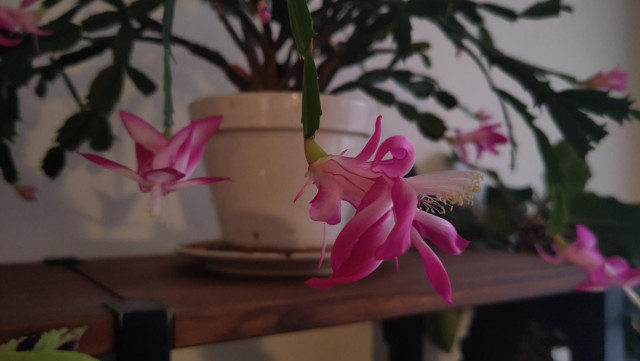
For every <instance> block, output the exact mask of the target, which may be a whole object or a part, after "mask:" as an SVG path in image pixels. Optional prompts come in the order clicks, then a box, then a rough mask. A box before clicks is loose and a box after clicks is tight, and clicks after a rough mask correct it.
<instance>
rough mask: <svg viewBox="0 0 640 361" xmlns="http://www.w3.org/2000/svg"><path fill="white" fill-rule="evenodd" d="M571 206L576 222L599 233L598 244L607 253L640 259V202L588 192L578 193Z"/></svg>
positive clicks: (571, 216)
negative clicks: (621, 200)
mask: <svg viewBox="0 0 640 361" xmlns="http://www.w3.org/2000/svg"><path fill="white" fill-rule="evenodd" d="M569 210H570V221H571V222H572V223H574V224H584V225H586V226H587V227H589V228H590V229H591V230H592V231H593V232H595V233H596V235H597V236H598V241H599V245H598V248H600V249H601V250H602V251H603V252H604V253H605V254H608V255H614V254H615V255H619V256H622V257H626V258H630V259H640V242H639V241H638V237H639V236H638V235H640V222H638V220H639V219H640V204H628V203H622V202H620V201H618V200H616V199H615V198H611V197H600V196H598V195H595V194H592V193H586V194H581V195H578V196H574V197H573V198H572V199H571V200H570V202H569Z"/></svg>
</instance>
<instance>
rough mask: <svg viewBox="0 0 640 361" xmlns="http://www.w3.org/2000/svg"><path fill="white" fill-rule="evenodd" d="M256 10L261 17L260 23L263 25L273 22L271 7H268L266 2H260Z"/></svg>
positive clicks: (262, 0) (261, 0)
mask: <svg viewBox="0 0 640 361" xmlns="http://www.w3.org/2000/svg"><path fill="white" fill-rule="evenodd" d="M256 10H258V16H259V17H260V21H261V22H262V23H263V24H267V23H268V22H269V21H271V11H270V10H269V7H268V6H267V3H266V1H264V0H260V1H258V4H257V6H256Z"/></svg>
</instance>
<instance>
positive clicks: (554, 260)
mask: <svg viewBox="0 0 640 361" xmlns="http://www.w3.org/2000/svg"><path fill="white" fill-rule="evenodd" d="M535 247H536V251H538V254H539V255H540V258H542V259H543V260H545V261H547V262H549V263H553V264H560V263H562V262H563V261H564V257H563V256H562V255H561V254H560V253H556V254H555V255H554V256H552V255H550V254H548V253H547V252H545V251H544V249H542V247H541V246H540V245H539V244H536V245H535Z"/></svg>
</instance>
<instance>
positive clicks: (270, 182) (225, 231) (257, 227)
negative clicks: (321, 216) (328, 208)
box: [190, 92, 375, 253]
mask: <svg viewBox="0 0 640 361" xmlns="http://www.w3.org/2000/svg"><path fill="white" fill-rule="evenodd" d="M301 99H302V96H301V94H299V93H277V92H271V93H267V92H265V93H259V92H258V93H240V94H234V95H226V96H217V97H210V98H204V99H200V100H197V101H195V102H193V103H192V104H191V106H190V115H191V119H192V120H196V119H200V118H204V117H206V116H210V115H216V114H221V115H223V117H224V118H223V121H222V125H221V127H220V130H219V131H218V133H216V135H215V136H214V137H213V138H212V139H211V140H210V141H209V144H207V149H206V152H205V155H204V158H203V162H204V165H205V169H206V170H207V173H208V175H209V176H225V177H231V179H232V181H227V182H220V183H216V184H213V185H212V186H211V187H210V188H211V191H212V198H213V202H214V204H215V207H216V211H217V214H218V216H219V221H220V226H221V230H222V241H223V242H224V243H225V244H228V245H231V246H233V247H237V249H238V250H247V251H255V250H262V251H275V252H284V253H289V252H306V251H317V250H319V249H320V247H321V244H322V232H323V224H322V223H320V222H314V221H312V220H310V219H309V202H310V201H311V200H312V199H313V197H314V196H315V194H316V192H317V189H316V187H315V186H310V187H309V188H308V189H307V192H306V193H305V194H304V195H303V196H302V197H301V198H300V199H298V201H297V202H296V203H294V202H293V199H294V197H295V195H296V194H297V192H298V191H299V190H300V189H301V187H302V185H303V184H304V182H305V178H304V176H305V173H306V170H307V162H306V160H305V157H304V151H303V137H302V124H301V123H300V116H301ZM321 103H322V111H323V115H322V119H321V126H320V131H319V132H318V133H317V135H316V141H317V142H318V143H319V144H320V145H321V146H322V147H323V148H324V149H325V151H327V152H328V153H330V154H339V153H340V152H342V151H344V150H345V149H348V150H349V151H348V152H347V153H346V154H347V155H351V156H354V155H355V154H357V153H358V152H359V151H360V149H362V147H363V146H364V144H365V143H366V141H367V139H368V138H369V135H370V134H371V132H372V131H373V124H374V120H375V114H373V112H372V109H374V108H373V107H371V106H369V105H368V104H367V103H366V102H364V101H359V100H350V99H346V98H342V97H336V96H322V97H321ZM352 214H353V209H352V208H351V206H349V205H347V204H345V205H343V215H344V216H343V223H342V225H343V224H344V223H346V221H348V219H349V218H350V216H351V215H352ZM342 225H336V226H330V227H328V233H327V235H328V236H327V243H328V244H329V245H331V244H332V243H333V241H334V240H335V238H336V236H337V234H338V233H339V231H340V229H341V228H342Z"/></svg>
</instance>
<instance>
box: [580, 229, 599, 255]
mask: <svg viewBox="0 0 640 361" xmlns="http://www.w3.org/2000/svg"><path fill="white" fill-rule="evenodd" d="M576 233H577V236H578V237H577V238H576V243H575V244H576V246H579V247H580V248H586V249H592V248H596V247H597V246H598V238H597V237H596V235H595V234H594V233H593V232H591V230H590V229H589V228H587V227H586V226H584V225H582V224H578V225H577V226H576Z"/></svg>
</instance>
